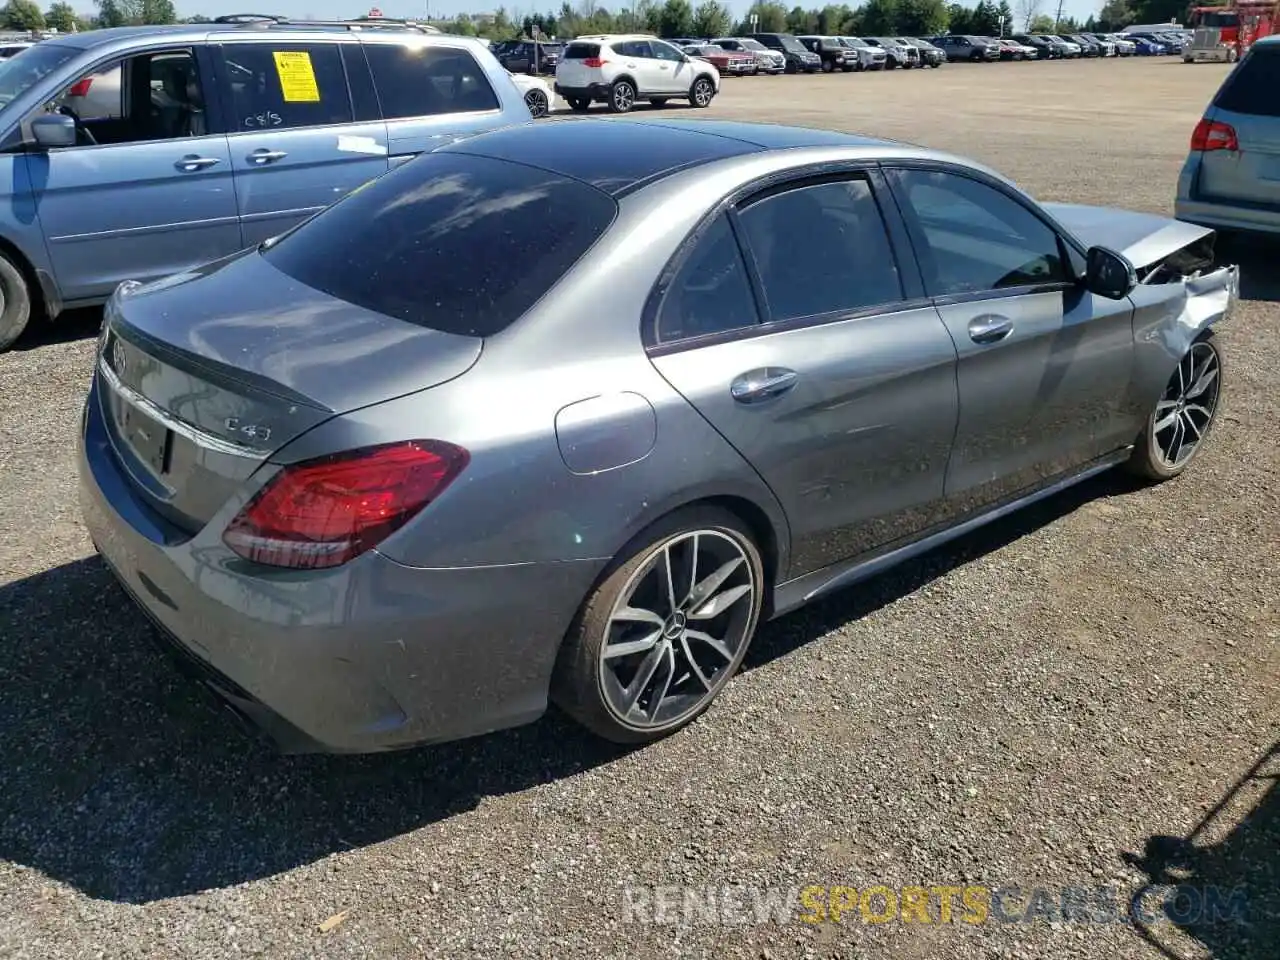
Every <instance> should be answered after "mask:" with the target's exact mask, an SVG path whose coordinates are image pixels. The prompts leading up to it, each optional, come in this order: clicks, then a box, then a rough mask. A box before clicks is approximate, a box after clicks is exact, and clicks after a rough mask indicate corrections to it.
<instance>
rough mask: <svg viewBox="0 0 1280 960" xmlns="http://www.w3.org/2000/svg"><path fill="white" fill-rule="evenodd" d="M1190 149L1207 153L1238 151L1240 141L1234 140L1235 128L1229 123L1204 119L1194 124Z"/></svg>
mask: <svg viewBox="0 0 1280 960" xmlns="http://www.w3.org/2000/svg"><path fill="white" fill-rule="evenodd" d="M1191 149H1192V150H1200V151H1203V152H1207V151H1209V150H1231V151H1236V150H1239V149H1240V141H1239V140H1237V139H1236V131H1235V128H1234V127H1232V126H1231V124H1229V123H1221V122H1219V121H1217V120H1210V119H1209V118H1208V117H1205V118H1204V119H1203V120H1201V121H1200V122H1199V123H1197V124H1196V129H1195V131H1194V132H1193V133H1192V134H1191Z"/></svg>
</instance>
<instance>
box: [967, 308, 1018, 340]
mask: <svg viewBox="0 0 1280 960" xmlns="http://www.w3.org/2000/svg"><path fill="white" fill-rule="evenodd" d="M1011 333H1013V321H1012V320H1010V319H1009V318H1008V317H1001V316H999V315H997V314H994V313H984V314H983V315H982V316H980V317H974V318H973V319H972V320H970V321H969V339H970V340H972V341H973V342H974V343H999V342H1000V341H1001V340H1003V339H1004V338H1005V337H1007V336H1008V335H1009V334H1011Z"/></svg>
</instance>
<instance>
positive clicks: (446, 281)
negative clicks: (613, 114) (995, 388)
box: [262, 152, 617, 337]
mask: <svg viewBox="0 0 1280 960" xmlns="http://www.w3.org/2000/svg"><path fill="white" fill-rule="evenodd" d="M616 213H617V204H616V203H615V202H614V201H613V199H612V198H610V197H609V196H608V195H606V194H605V193H603V192H601V191H599V190H597V189H596V188H595V187H591V186H588V185H587V184H585V183H583V182H581V181H579V180H572V179H569V178H567V177H562V176H560V175H558V174H554V173H550V172H548V171H546V170H541V169H539V168H536V167H529V166H525V165H524V164H521V163H512V162H510V161H507V160H495V159H492V158H490V157H479V156H474V155H470V154H462V153H448V152H444V153H430V154H424V155H423V156H421V157H419V158H417V159H416V160H413V161H411V162H409V163H407V164H405V165H404V166H402V167H399V168H397V169H396V170H394V171H392V172H391V173H388V174H384V175H383V176H381V177H379V178H378V179H376V180H373V181H370V182H369V183H366V184H365V185H364V186H362V187H360V188H358V189H357V190H355V191H353V192H352V193H350V194H348V195H347V196H346V197H344V198H343V199H342V200H339V201H338V202H337V203H335V204H333V205H332V206H330V207H328V208H327V209H325V210H324V211H322V212H321V213H319V214H317V215H316V216H314V217H312V218H311V219H310V220H307V221H306V222H305V223H303V224H302V225H301V226H299V227H296V228H295V229H294V230H292V231H290V232H289V233H287V234H286V235H285V236H284V237H282V238H281V239H280V240H279V241H278V242H276V243H275V244H274V245H271V246H269V247H267V248H265V249H264V250H263V252H262V256H263V257H264V258H265V259H266V260H267V262H268V263H270V264H271V265H272V266H274V267H275V268H276V269H277V270H280V271H281V272H283V273H286V274H288V275H289V276H290V277H293V278H294V279H295V280H298V281H300V282H301V283H304V284H306V285H307V286H309V287H312V288H314V289H316V290H321V291H323V292H324V293H327V294H329V295H330V296H331V297H336V298H337V299H339V300H345V301H346V302H348V303H352V304H355V305H356V306H360V307H364V308H365V309H368V310H374V311H377V312H378V313H381V314H385V315H386V316H389V317H395V318H397V319H399V320H404V321H407V322H409V323H414V324H418V325H419V326H423V327H429V328H430V329H432V330H440V331H442V332H445V333H453V334H460V335H463V336H472V337H488V336H492V335H493V334H495V333H498V332H499V331H501V330H503V329H505V328H506V327H507V326H509V325H510V324H511V323H513V322H514V321H516V320H517V319H519V318H520V317H521V316H522V315H523V314H524V313H525V312H526V311H527V310H528V309H529V308H530V307H531V306H533V304H534V303H536V302H537V301H538V300H539V299H540V298H541V297H542V296H543V294H545V293H546V292H547V291H548V290H549V289H551V287H552V285H553V284H554V283H555V282H556V281H557V280H558V279H559V278H560V277H561V275H563V274H564V273H565V271H567V270H568V269H569V268H570V267H571V266H573V264H575V263H576V262H577V261H578V260H579V259H580V258H581V257H582V255H583V254H584V253H586V252H587V250H588V249H589V248H590V247H591V245H592V244H593V243H595V241H596V240H597V239H599V238H600V236H602V235H603V234H604V232H605V230H607V229H608V227H609V225H610V224H611V223H612V222H613V218H614V216H615V214H616Z"/></svg>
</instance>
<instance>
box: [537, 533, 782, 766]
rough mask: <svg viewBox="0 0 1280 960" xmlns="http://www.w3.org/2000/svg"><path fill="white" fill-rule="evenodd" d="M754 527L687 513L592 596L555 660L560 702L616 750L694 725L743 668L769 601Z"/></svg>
mask: <svg viewBox="0 0 1280 960" xmlns="http://www.w3.org/2000/svg"><path fill="white" fill-rule="evenodd" d="M763 588H764V567H763V564H762V563H761V559H760V553H759V551H758V550H757V548H756V545H755V543H754V542H753V540H752V537H751V534H750V532H749V531H748V529H747V527H746V526H745V524H743V523H742V521H741V520H739V519H738V518H737V517H736V516H734V515H733V514H732V513H729V512H727V511H725V510H722V509H720V508H718V507H690V508H687V509H684V510H679V511H677V512H675V513H673V514H671V515H670V516H668V517H666V518H664V519H662V520H660V521H658V522H657V523H656V524H654V525H653V526H652V527H650V528H649V529H648V530H646V531H644V532H643V533H641V534H640V535H639V536H637V537H636V538H635V539H634V540H633V541H632V542H631V544H630V545H629V546H628V547H627V548H624V550H623V551H622V553H621V554H619V556H618V558H617V559H616V560H615V561H614V563H613V564H612V565H611V567H610V569H609V571H608V572H607V574H606V576H605V578H604V579H603V580H602V581H601V582H600V584H599V585H598V586H597V587H596V589H595V590H594V591H593V592H592V593H591V595H590V596H589V597H588V598H587V601H586V603H585V604H584V605H583V607H582V609H581V611H579V614H578V616H577V618H576V619H575V621H574V623H573V626H572V627H570V630H569V634H568V636H567V637H566V638H565V642H564V646H563V647H562V648H561V650H560V654H559V657H558V658H557V661H556V667H555V675H554V678H553V681H552V696H553V698H554V699H555V701H556V703H557V704H558V705H559V706H560V707H561V709H563V710H564V711H565V712H566V713H568V714H569V715H570V716H572V717H574V719H576V720H577V721H578V722H580V723H582V724H583V725H584V726H585V727H587V728H588V729H590V730H591V731H593V732H594V733H596V734H598V735H599V736H601V737H604V738H605V739H607V740H612V741H614V742H616V743H631V744H639V743H648V742H651V741H654V740H658V739H660V738H662V737H665V736H667V735H668V734H670V733H673V732H675V731H676V730H678V729H680V728H681V727H683V726H685V725H686V724H688V723H690V722H691V721H692V720H694V719H695V718H696V717H698V716H699V715H700V714H701V713H703V712H704V711H705V710H706V709H707V708H708V707H709V706H710V705H711V702H712V700H714V699H715V698H716V695H717V694H719V692H720V690H721V689H722V688H723V687H724V685H725V683H727V682H728V680H729V678H730V677H731V676H733V674H734V672H735V671H736V670H737V669H738V667H739V666H740V665H741V664H742V658H743V657H744V656H745V655H746V652H747V647H748V646H749V645H750V643H751V638H752V636H753V635H754V633H755V629H756V623H757V621H758V620H759V617H760V609H761V603H762V599H763V595H764V589H763Z"/></svg>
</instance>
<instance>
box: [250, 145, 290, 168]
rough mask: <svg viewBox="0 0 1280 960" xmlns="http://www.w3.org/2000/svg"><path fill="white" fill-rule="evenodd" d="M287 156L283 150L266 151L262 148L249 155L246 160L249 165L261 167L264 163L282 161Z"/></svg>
mask: <svg viewBox="0 0 1280 960" xmlns="http://www.w3.org/2000/svg"><path fill="white" fill-rule="evenodd" d="M287 156H288V154H287V153H285V152H284V151H283V150H267V149H266V148H263V149H261V150H255V151H253V153H251V154H249V156H248V160H249V162H250V163H256V164H257V165H258V166H262V165H263V164H264V163H275V162H276V161H277V160H283V159H284V158H285V157H287Z"/></svg>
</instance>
